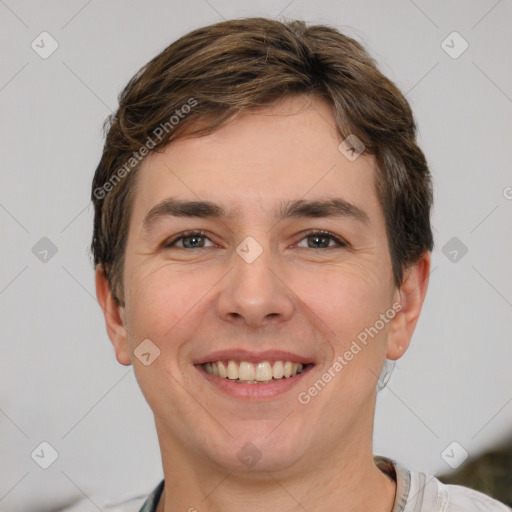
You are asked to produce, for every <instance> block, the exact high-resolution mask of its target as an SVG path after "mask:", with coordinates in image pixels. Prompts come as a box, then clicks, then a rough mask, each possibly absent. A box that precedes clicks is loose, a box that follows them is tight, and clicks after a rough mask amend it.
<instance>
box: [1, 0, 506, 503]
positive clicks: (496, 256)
mask: <svg viewBox="0 0 512 512" xmlns="http://www.w3.org/2000/svg"><path fill="white" fill-rule="evenodd" d="M253 15H261V16H269V17H281V18H284V17H286V18H301V19H304V20H306V21H309V22H317V23H330V24H333V25H335V26H337V27H338V28H340V29H341V30H342V31H344V32H345V33H347V34H348V35H351V36H353V37H355V38H356V39H358V40H360V41H361V42H363V44H365V46H366V47H367V48H368V49H369V50H370V52H371V53H372V54H373V55H374V56H375V57H376V58H377V60H378V61H379V63H380V65H381V69H382V70H383V71H384V73H386V74H387V75H388V76H389V77H390V78H391V79H392V80H394V81H395V82H396V83H397V85H398V86H399V87H400V88H401V89H402V91H403V92H405V93H406V96H407V98H408V100H409V101H410V103H411V105H412V107H413V109H414V111H415V115H416V118H417V121H418V125H419V131H420V144H421V146H422V148H423V149H424V151H425V153H426V155H427V158H428V160H429V163H430V166H431V169H432V172H433V176H434V180H435V212H434V218H433V223H434V226H435V235H436V249H435V251H434V253H433V271H432V275H431V282H430V289H429V293H428V295H427V299H426V303H425V306H424V311H423V315H422V317H421V320H420V322H419V325H418V327H417V330H416V333H415V335H414V338H413V342H412V345H411V347H410V349H409V351H408V352H407V354H406V355H405V357H403V358H402V359H401V360H399V361H398V364H397V367H396V368H395V371H394V373H393V376H392V378H391V380H390V382H389V384H388V388H387V389H385V390H384V391H383V392H382V393H381V394H380V397H379V401H378V409H377V418H376V434H375V451H376V452H377V453H381V454H385V455H388V456H391V457H393V458H395V459H397V460H399V461H400V462H402V463H403V464H405V465H407V466H409V467H410V468H412V469H416V470H424V471H429V472H431V473H438V472H440V471H451V468H450V465H452V466H455V465H457V463H460V461H461V460H462V459H463V458H464V456H465V451H467V452H468V453H469V455H470V456H474V455H477V454H478V453H479V452H481V451H482V450H484V449H486V448H487V447H489V446H491V445H495V444H499V443H502V442H504V441H505V440H506V439H507V436H508V435H509V433H510V430H511V426H512V372H511V371H510V370H511V367H512V365H511V361H512V340H511V333H512V322H511V316H512V315H511V313H512V309H511V308H512V286H511V285H512V270H511V269H512V265H511V262H512V237H511V236H510V234H511V226H512V222H511V221H512V173H511V156H510V142H511V140H512V123H511V120H512V119H511V117H512V116H511V114H512V72H511V66H510V62H511V53H512V52H511V50H510V49H511V48H512V31H511V30H510V27H511V21H512V2H511V1H510V0H501V1H496V0H482V1H441V0H439V1H420V0H416V1H414V2H413V1H412V0H411V1H409V0H395V1H387V2H381V1H379V0H374V1H359V2H356V1H334V0H332V1H328V0H322V1H316V2H307V1H301V0H295V1H293V0H292V1H290V0H282V1H281V0H280V1H274V2H273V1H270V0H264V1H260V2H258V3H257V5H256V2H254V3H251V2H248V1H245V2H236V1H234V0H187V1H164V0H160V1H156V0H153V1H149V2H143V1H125V2H123V1H120V0H110V1H103V2H102V1H100V0H89V1H84V0H73V1H69V0H68V1H64V0H62V1H48V2H35V1H34V2H30V1H28V0H24V1H22V0H18V1H16V0H0V22H1V30H0V38H1V42H2V47H1V48H2V49H1V52H2V66H1V68H0V109H1V119H2V123H1V140H2V146H1V151H2V154H1V177H2V181H1V184H2V185H1V187H0V222H1V235H2V236H1V247H2V252H1V261H2V264H1V266H0V269H1V270H0V311H1V315H2V316H1V319H2V321H1V359H0V429H1V432H0V443H1V444H0V461H1V463H0V511H2V512H4V511H9V512H12V511H21V510H23V511H30V510H40V511H42V510H50V509H51V508H52V507H58V506H59V505H63V504H65V503H68V502H71V501H73V500H75V499H79V498H84V495H85V496H87V497H89V498H90V499H91V502H90V503H91V510H98V508H97V507H96V506H95V505H94V503H99V501H98V500H99V498H98V496H106V497H112V498H118V497H122V496H123V495H128V494H130V493H133V494H136V493H137V492H142V493H143V492H149V491H150V490H151V489H152V488H153V487H154V486H155V485H156V483H157V482H158V481H159V479H160V478H161V477H162V466H161V461H160V453H159V449H158V444H157V439H156V434H155V431H154V425H153V417H152V414H151V411H150V409H149V407H148V406H147V405H146V403H145V401H144V399H143V397H142V394H141V393H140V391H139V388H138V386H137V384H136V381H135V378H134V374H133V370H132V368H131V367H129V368H127V367H124V366H121V365H119V364H118V363H117V361H116V360H115V357H114V353H113V349H112V346H111V344H110V341H109V340H108V337H107V334H106V331H105V327H104V321H103V317H102V314H101V311H100V308H99V306H98V304H97V301H96V298H95V290H94V280H93V267H92V263H91V259H90V256H89V252H88V247H89V243H90V237H91V230H92V208H91V206H90V205H89V196H90V185H91V179H92V176H93V172H94V170H95V168H96V165H97V164H98V161H99V157H100V154H101V150H102V144H103V141H102V136H101V126H102V123H103V121H104V119H105V118H106V116H107V115H108V114H109V113H110V112H111V111H112V110H114V109H115V108H116V106H117V94H118V93H119V92H120V90H121V89H122V87H123V86H124V85H125V84H126V82H127V81H128V80H129V78H130V77H131V76H132V75H133V74H134V73H135V71H136V70H137V69H138V68H139V67H140V66H142V65H143V64H144V63H146V62H147V61H148V60H149V59H150V58H151V57H153V56H154V55H156V54H157V53H158V52H159V51H161V50H162V49H163V48H164V47H165V46H167V45H168V44H169V43H170V42H171V41H173V40H175V39H176V38H177V37H179V36H181V35H183V34H185V33H186V32H188V31H190V30H191V29H194V28H196V27H199V26H203V25H207V24H210V23H213V22H216V21H220V20H222V19H223V18H226V19H228V18H233V17H242V16H253ZM42 32H47V33H48V34H42V35H41V33H42ZM453 32H457V34H454V33H453ZM55 45H58V47H57V48H56V49H55V48H54V47H55ZM466 45H468V47H467V48H466ZM53 50H55V51H53ZM52 51H53V53H51V52H52ZM465 251H467V252H465ZM453 442H455V443H457V444H452V443H453ZM41 443H48V444H43V445H41ZM55 452H56V453H55ZM55 456H56V457H57V458H56V459H55ZM54 459H55V460H54ZM44 466H48V467H47V469H43V467H44Z"/></svg>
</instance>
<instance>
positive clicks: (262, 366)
mask: <svg viewBox="0 0 512 512" xmlns="http://www.w3.org/2000/svg"><path fill="white" fill-rule="evenodd" d="M201 366H202V368H203V370H204V371H205V372H206V373H208V374H209V375H213V376H215V377H220V378H222V379H228V380H230V381H232V382H236V383H237V384H268V383H270V382H272V381H276V380H281V379H289V378H291V377H295V376H296V375H300V374H301V373H302V372H303V371H304V370H305V369H306V368H307V367H308V364H306V365H303V364H302V363H293V362H292V361H274V362H270V361H261V362H259V363H256V364H254V363H250V362H249V361H234V360H224V361H220V360H219V361H212V362H211V363H204V364H203V365H201Z"/></svg>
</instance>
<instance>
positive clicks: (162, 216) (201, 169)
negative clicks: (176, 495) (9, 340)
mask: <svg viewBox="0 0 512 512" xmlns="http://www.w3.org/2000/svg"><path fill="white" fill-rule="evenodd" d="M339 143H340V139H339V137H338V135H337V133H336V129H335V122H334V117H333V114H332V111H331V107H330V106H329V105H328V104H327V103H324V102H323V101H322V100H320V99H312V98H307V97H305V96H296V97H293V98H288V99H287V100H285V101H283V102H281V103H279V104H276V105H274V106H272V107H269V108H267V109H265V110H262V111H260V112H259V113H258V114H251V115H243V116H241V117H239V118H238V119H236V120H235V121H233V122H231V123H230V124H228V125H226V126H225V127H223V128H221V129H220V130H218V131H216V132H215V133H213V134H211V135H208V136H205V137H201V138H191V139H185V140H179V141H176V142H175V143H173V144H172V145H170V146H168V147H167V149H166V150H165V151H164V152H162V153H159V154H156V153H153V154H151V155H150V156H149V157H147V158H146V160H145V161H144V163H143V165H142V167H141V169H140V171H139V174H138V176H137V186H136V193H135V195H134V202H133V205H132V207H133V209H132V216H131V219H130V228H129V235H128V240H127V247H126V258H125V268H124V276H123V278H124V298H125V307H124V308H118V310H117V311H118V313H119V319H120V321H119V322H120V323H119V326H117V327H116V328H113V327H112V326H110V328H109V335H110V338H111V340H112V342H113V343H114V346H115V349H116V355H117V358H118V360H119V362H121V363H122V364H133V365H134V371H135V375H136V377H137V380H138V382H139V385H140V387H141V390H142V392H143V394H144V396H145V398H146V400H147V401H148V403H149V405H150V407H151V409H152V410H153V413H154V415H155V423H156V427H157V431H158V435H159V440H160V444H161V447H162V451H163V452H164V450H169V451H173V452H174V453H182V454H193V456H194V460H195V461H197V462H198V463H200V464H202V465H206V466H211V467H218V468H225V469H228V470H230V471H239V472H240V471H242V472H243V471H247V472H250V471H252V472H254V469H261V470H266V471H270V470H272V471H275V470H285V469H289V468H294V469H293V470H294V471H301V470H304V469H305V468H308V467H312V466H313V467H314V464H315V463H316V464H323V463H325V461H326V460H329V457H331V456H332V455H333V454H335V453H338V454H339V453H341V452H342V451H345V452H347V451H348V450H352V451H356V450H357V449H364V450H367V449H370V450H371V447H370V445H371V435H372V425H373V415H374V406H375V395H376V391H375V389H376V384H377V380H378V376H379V374H380V372H381V368H382V365H383V363H384V360H385V358H386V355H388V357H392V358H396V357H399V355H401V354H400V353H399V352H400V350H402V351H403V350H404V349H405V347H406V346H407V342H408V339H409V337H410V335H411V334H412V330H411V328H412V329H413V328H414V326H413V325H411V323H412V324H414V323H415V317H414V315H413V314H412V313H411V314H410V315H409V317H407V314H406V313H404V311H400V312H397V311H398V309H399V307H400V306H398V307H397V305H398V304H400V302H402V306H404V304H403V297H402V298H401V297H400V293H399V291H398V290H397V288H396V287H395V286H394V285H393V276H392V268H391V261H390V256H389V249H388V242H387V237H386V230H385V221H384V217H383V212H382V208H381V206H380V204H379V202H378V200H377V196H376V192H375V176H376V172H377V170H376V167H375V162H374V160H373V158H372V157H369V156H365V155H364V154H363V155H361V156H360V157H358V158H357V159H356V160H354V161H350V160H349V159H347V157H346V156H345V155H344V154H343V153H342V152H340V150H339V149H338V146H339ZM191 202H194V203H195V204H191ZM411 318H412V320H411ZM365 334H366V336H365ZM148 340H149V341H148ZM142 342H144V344H142V345H141V343H142ZM398 346H400V350H399V349H398ZM141 352H142V353H145V354H146V355H145V356H143V357H142V358H140V359H139V357H138V356H137V354H138V355H139V356H140V353H141ZM148 354H149V355H148ZM301 370H302V371H301ZM226 374H227V377H226ZM283 374H284V375H285V376H283ZM256 382H258V383H256Z"/></svg>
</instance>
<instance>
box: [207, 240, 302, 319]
mask: <svg viewBox="0 0 512 512" xmlns="http://www.w3.org/2000/svg"><path fill="white" fill-rule="evenodd" d="M272 260H273V257H272V255H271V254H270V250H264V251H263V252H262V254H261V255H260V256H259V257H258V258H257V259H256V260H254V261H252V262H251V263H248V262H247V261H245V260H244V259H243V258H242V257H240V256H239V255H238V254H237V253H235V254H234V255H233V268H232V270H231V272H229V273H228V275H227V276H226V279H225V280H223V281H222V283H223V288H222V289H221V292H220V294H219V297H218V303H217V310H218V314H219V316H220V317H221V318H222V319H223V320H225V321H229V322H231V323H235V324H236V323H238V324H239V325H240V326H241V325H243V324H245V326H246V327H250V328H259V327H265V326H267V325H268V324H270V323H273V324H276V323H281V322H285V321H287V320H289V319H290V318H291V316H292V315H293V311H294V300H293V292H292V290H291V289H290V288H289V286H288V285H287V283H286V276H285V275H284V273H283V271H282V270H281V271H280V270H279V269H280V266H279V265H277V264H276V262H275V261H272Z"/></svg>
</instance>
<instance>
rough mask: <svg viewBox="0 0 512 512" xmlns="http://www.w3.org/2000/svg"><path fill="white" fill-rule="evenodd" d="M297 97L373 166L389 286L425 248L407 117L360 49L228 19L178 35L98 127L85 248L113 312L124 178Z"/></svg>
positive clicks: (126, 215)
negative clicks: (161, 154) (330, 118)
mask: <svg viewBox="0 0 512 512" xmlns="http://www.w3.org/2000/svg"><path fill="white" fill-rule="evenodd" d="M296 93H308V94H312V95H315V96H317V97H321V98H324V99H325V100H327V101H328V102H329V103H330V104H331V105H332V107H333V113H334V116H335V119H336V124H337V129H338V132H339V135H340V137H341V140H343V139H345V138H346V137H347V136H348V135H351V134H352V135H355V136H356V137H358V138H359V139H360V140H361V141H362V142H363V143H364V145H365V153H367V154H370V155H374V156H375V158H376V162H377V166H378V173H377V176H376V190H377V195H378V199H379V201H380V204H381V206H382V209H383V211H384V216H385V221H386V229H387V237H388V244H389V251H390V257H391V262H392V269H393V277H394V281H395V284H396V285H397V286H399V285H400V283H401V282H402V278H403V271H404V269H405V268H407V266H409V265H411V264H414V263H416V262H417V261H418V260H419V258H420V256H421V255H422V254H423V253H424V252H425V251H427V250H429V251H431V250H432V248H433V236H432V230H431V226H430V209H431V205H432V185H431V180H430V173H429V170H428V166H427V162H426V160H425V157H424V155H423V152H422V151H421V149H420V148H419V147H418V146H417V144H416V124H415V121H414V118H413V114H412V111H411V108H410V106H409V104H408V102H407V100H406V99H405V98H404V96H403V95H402V94H401V93H400V91H399V90H398V89H397V87H396V86H395V85H394V84H393V83H392V82H391V81H390V80H389V79H388V78H386V77H385V76H384V75H383V74H382V73H380V71H379V70H378V68H377V64H376V62H375V61H374V60H373V59H372V58H371V57H370V56H369V55H368V53H367V52H366V51H365V49H364V48H363V47H362V46H361V45H360V44H359V43H358V42H357V41H355V40H354V39H352V38H350V37H347V36H345V35H343V34H341V33H340V32H338V31H337V30H336V29H334V28H331V27H329V26H326V25H314V26H307V25H306V24H305V23H304V22H303V21H299V20H296V21H289V22H280V21H277V20H272V19H266V18H245V19H236V20H228V21H223V22H221V23H217V24H214V25H211V26H208V27H204V28H200V29H197V30H194V31H193V32H190V33H189V34H186V35H185V36H183V37H181V38H180V39H178V40H177V41H175V42H174V43H172V44H171V45H169V46H168V47H167V48H165V49H164V50H163V51H162V52H161V53H159V54H158V55H157V56H156V57H154V58H153V59H152V60H151V61H150V62H148V63H147V64H146V65H145V66H143V67H142V68H141V69H140V70H139V71H138V72H137V73H136V74H135V75H134V76H133V78H132V79H131V80H130V81H129V83H128V84H127V85H126V87H125V89H124V90H123V91H122V93H121V94H120V95H119V108H118V110H117V111H116V112H115V113H114V114H112V115H110V116H109V117H108V118H107V120H106V121H105V124H104V131H105V132H107V131H108V133H107V135H106V141H105V146H104V149H103V155H102V157H101V161H100V163H99V165H98V167H97V169H96V173H95V175H94V179H93V183H92V196H91V199H92V201H93V203H94V208H95V216H94V232H93V238H92V244H91V249H92V253H93V256H94V263H95V265H97V264H98V263H102V264H103V269H104V272H105V275H106V276H107V277H108V280H109V284H110V289H111V290H112V293H113V296H114V299H115V300H116V302H117V304H123V302H122V299H121V300H120V299H119V297H121V296H122V294H123V279H122V275H123V268H124V256H125V246H126V240H127V234H128V226H129V221H130V211H131V204H132V201H133V191H134V188H135V181H134V178H135V175H136V171H137V169H138V168H139V167H140V162H141V161H142V160H143V157H144V156H145V155H146V154H147V153H148V152H149V150H151V151H153V150H154V151H158V150H160V149H161V148H162V149H163V148H164V147H165V146H166V145H168V144H169V143H170V142H172V141H173V140H177V139H178V138H184V137H188V136H201V135H206V134H208V133H211V132H213V131H214V130H215V129H217V128H219V127H220V126H222V125H224V124H225V123H227V122H229V121H230V120H232V119H234V118H235V117H236V116H238V115H239V114H241V113H244V112H250V111H255V110H257V109H258V108H261V107H265V106H268V105H269V104H270V103H273V102H275V101H278V100H279V99H282V98H283V97H284V96H286V95H290V94H296ZM155 139H156V140H155ZM127 163H129V165H127Z"/></svg>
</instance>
